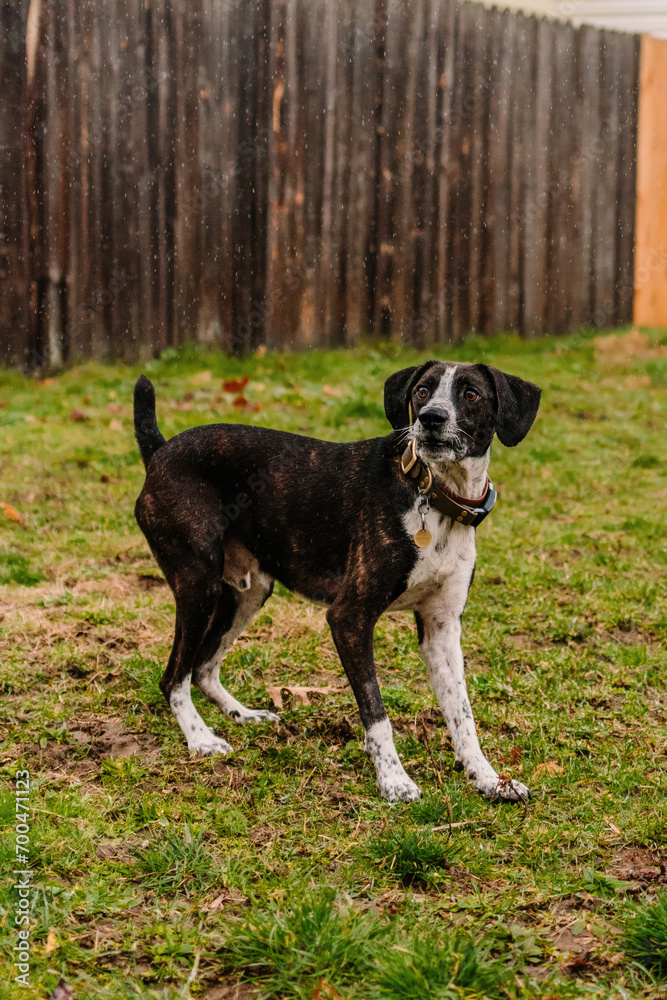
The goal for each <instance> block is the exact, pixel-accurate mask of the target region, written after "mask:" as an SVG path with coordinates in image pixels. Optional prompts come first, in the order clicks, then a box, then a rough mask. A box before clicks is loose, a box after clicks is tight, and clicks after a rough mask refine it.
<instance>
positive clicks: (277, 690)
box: [266, 684, 341, 708]
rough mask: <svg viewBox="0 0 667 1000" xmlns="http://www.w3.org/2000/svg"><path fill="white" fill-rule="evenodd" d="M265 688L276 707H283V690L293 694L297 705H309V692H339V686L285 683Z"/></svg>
mask: <svg viewBox="0 0 667 1000" xmlns="http://www.w3.org/2000/svg"><path fill="white" fill-rule="evenodd" d="M266 690H267V692H268V695H269V697H270V699H271V701H272V702H273V704H274V705H275V706H276V708H282V707H283V693H284V692H285V691H287V693H288V694H293V695H294V698H295V700H296V702H297V704H298V705H310V701H309V700H308V695H309V694H340V692H341V688H337V687H301V686H300V685H295V686H294V687H287V685H285V684H283V685H282V686H281V687H267V689H266Z"/></svg>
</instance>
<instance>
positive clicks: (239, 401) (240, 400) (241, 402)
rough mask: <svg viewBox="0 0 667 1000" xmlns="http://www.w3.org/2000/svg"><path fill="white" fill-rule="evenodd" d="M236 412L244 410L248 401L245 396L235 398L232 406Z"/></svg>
mask: <svg viewBox="0 0 667 1000" xmlns="http://www.w3.org/2000/svg"><path fill="white" fill-rule="evenodd" d="M233 405H234V406H235V407H236V409H237V410H245V409H246V407H247V405H248V400H247V399H246V398H245V396H237V397H236V399H235V400H234V404H233Z"/></svg>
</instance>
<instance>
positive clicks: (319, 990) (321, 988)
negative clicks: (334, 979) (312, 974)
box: [313, 979, 343, 1000]
mask: <svg viewBox="0 0 667 1000" xmlns="http://www.w3.org/2000/svg"><path fill="white" fill-rule="evenodd" d="M313 1000H343V998H342V996H341V995H340V993H339V992H338V990H337V989H335V987H333V986H332V985H331V983H328V982H327V981H326V979H320V981H319V983H318V984H317V986H316V987H315V989H314V990H313Z"/></svg>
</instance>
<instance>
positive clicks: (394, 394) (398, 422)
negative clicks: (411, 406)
mask: <svg viewBox="0 0 667 1000" xmlns="http://www.w3.org/2000/svg"><path fill="white" fill-rule="evenodd" d="M435 364H437V361H426V362H425V363H424V364H423V365H414V366H413V367H412V368H403V369H402V370H401V371H400V372H394V374H393V375H390V376H389V378H388V379H387V381H386V382H385V384H384V412H385V413H386V414H387V420H388V421H389V423H390V424H391V426H392V427H393V428H394V430H395V431H397V430H402V429H403V428H404V427H407V426H408V425H409V424H410V423H411V420H410V414H409V412H408V402H409V400H410V395H411V393H412V388H413V386H414V384H415V382H416V381H417V379H418V378H421V377H422V375H424V373H425V372H426V371H427V370H428V369H429V368H430V367H431V365H435Z"/></svg>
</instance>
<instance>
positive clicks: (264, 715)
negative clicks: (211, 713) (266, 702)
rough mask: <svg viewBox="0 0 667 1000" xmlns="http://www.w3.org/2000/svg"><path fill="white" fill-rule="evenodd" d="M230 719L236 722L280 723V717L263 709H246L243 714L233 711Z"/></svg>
mask: <svg viewBox="0 0 667 1000" xmlns="http://www.w3.org/2000/svg"><path fill="white" fill-rule="evenodd" d="M229 715H230V718H232V719H234V721H235V722H240V723H242V724H245V723H246V722H280V716H279V715H276V713H275V712H267V711H265V710H264V709H263V708H244V709H243V711H242V712H235V711H232V712H230V713H229Z"/></svg>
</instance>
